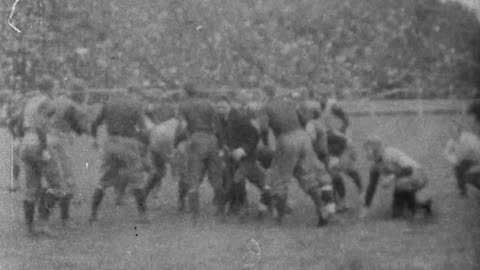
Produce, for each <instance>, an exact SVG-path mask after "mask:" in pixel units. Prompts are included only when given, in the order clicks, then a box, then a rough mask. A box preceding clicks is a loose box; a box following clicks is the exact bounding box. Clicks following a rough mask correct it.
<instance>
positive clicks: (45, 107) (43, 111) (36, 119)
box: [23, 94, 55, 132]
mask: <svg viewBox="0 0 480 270" xmlns="http://www.w3.org/2000/svg"><path fill="white" fill-rule="evenodd" d="M54 111H55V106H54V104H53V102H52V100H51V99H50V98H49V97H48V96H46V95H42V94H38V95H35V96H34V97H32V98H30V99H29V100H28V101H27V102H26V104H25V108H24V110H23V117H24V119H23V120H24V121H23V126H24V128H25V129H26V130H28V129H40V130H42V131H43V132H47V131H48V129H49V128H50V124H49V116H51V115H52V114H53V112H54Z"/></svg>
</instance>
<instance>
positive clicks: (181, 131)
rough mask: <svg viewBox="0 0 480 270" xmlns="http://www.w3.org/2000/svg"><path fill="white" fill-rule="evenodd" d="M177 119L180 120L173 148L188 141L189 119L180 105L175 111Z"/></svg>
mask: <svg viewBox="0 0 480 270" xmlns="http://www.w3.org/2000/svg"><path fill="white" fill-rule="evenodd" d="M175 118H176V119H177V120H178V125H177V129H176V130H175V137H174V140H173V147H174V148H177V147H178V145H179V144H180V143H181V142H182V141H184V140H186V139H187V118H186V116H185V112H184V108H183V107H182V106H181V105H180V106H179V107H178V108H177V110H176V111H175Z"/></svg>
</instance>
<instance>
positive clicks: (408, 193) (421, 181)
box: [361, 138, 432, 218]
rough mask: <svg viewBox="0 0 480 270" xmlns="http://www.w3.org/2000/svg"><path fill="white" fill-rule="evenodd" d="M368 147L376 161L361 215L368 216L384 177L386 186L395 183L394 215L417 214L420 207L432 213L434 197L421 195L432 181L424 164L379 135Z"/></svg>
mask: <svg viewBox="0 0 480 270" xmlns="http://www.w3.org/2000/svg"><path fill="white" fill-rule="evenodd" d="M364 148H365V150H366V152H367V158H368V159H369V160H371V161H373V164H372V166H371V169H370V183H369V185H368V188H367V193H366V197H365V207H364V209H362V213H361V217H362V218H363V217H365V216H366V215H367V212H368V208H369V207H370V205H371V202H372V199H373V196H374V194H375V190H376V187H377V185H378V183H379V181H380V179H382V185H383V187H384V188H387V187H389V186H391V185H394V192H393V202H392V217H393V218H397V217H401V216H402V215H403V212H404V210H409V211H410V212H411V214H412V215H415V213H416V210H418V209H423V210H424V211H425V214H426V215H428V216H429V215H431V213H432V208H431V205H432V200H431V198H428V199H425V200H420V198H419V196H418V195H419V191H421V190H423V189H424V188H425V187H426V185H427V183H428V179H427V175H426V173H425V171H424V169H423V168H422V167H421V165H420V164H419V163H418V162H417V161H415V160H413V159H412V158H410V157H409V156H407V155H406V154H405V153H404V152H402V151H401V150H399V149H396V148H393V147H390V146H385V145H384V144H383V143H382V141H381V140H380V139H379V138H369V139H368V140H367V142H365V144H364Z"/></svg>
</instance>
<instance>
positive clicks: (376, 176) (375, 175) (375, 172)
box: [365, 165, 381, 208]
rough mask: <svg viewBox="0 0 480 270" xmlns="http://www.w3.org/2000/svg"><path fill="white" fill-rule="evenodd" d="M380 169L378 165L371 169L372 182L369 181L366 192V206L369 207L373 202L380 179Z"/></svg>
mask: <svg viewBox="0 0 480 270" xmlns="http://www.w3.org/2000/svg"><path fill="white" fill-rule="evenodd" d="M380 174H381V172H380V169H379V167H378V166H375V165H374V166H372V168H371V169H370V182H369V183H368V187H367V191H366V194H365V207H367V208H369V207H370V206H371V204H372V201H373V197H374V196H375V192H376V190H377V186H378V182H379V180H380Z"/></svg>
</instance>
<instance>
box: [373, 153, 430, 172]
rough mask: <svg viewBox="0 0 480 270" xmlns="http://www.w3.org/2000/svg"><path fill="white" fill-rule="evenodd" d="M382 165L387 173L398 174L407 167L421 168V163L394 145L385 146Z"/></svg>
mask: <svg viewBox="0 0 480 270" xmlns="http://www.w3.org/2000/svg"><path fill="white" fill-rule="evenodd" d="M382 165H383V166H382V167H383V169H384V170H385V171H384V173H385V174H396V173H398V172H400V171H401V170H402V169H405V168H412V169H413V170H415V169H419V168H420V167H421V166H420V164H419V163H418V162H417V161H415V160H414V159H412V158H411V157H409V156H408V155H407V154H405V153H404V152H403V151H401V150H399V149H397V148H394V147H385V149H384V151H383V153H382Z"/></svg>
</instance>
